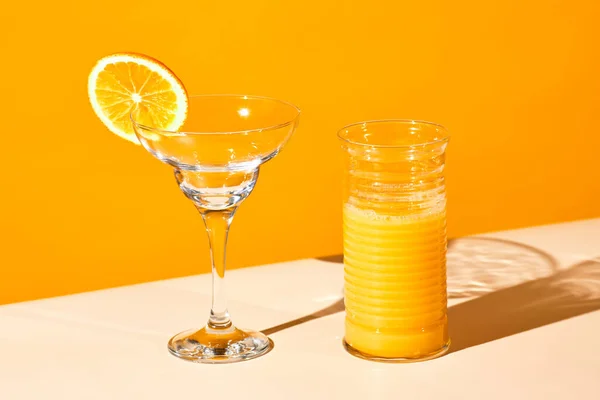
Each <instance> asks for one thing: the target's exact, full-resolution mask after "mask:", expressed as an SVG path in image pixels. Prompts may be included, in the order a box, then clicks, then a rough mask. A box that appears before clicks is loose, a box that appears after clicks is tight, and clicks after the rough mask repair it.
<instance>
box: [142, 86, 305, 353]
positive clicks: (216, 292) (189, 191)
mask: <svg viewBox="0 0 600 400" xmlns="http://www.w3.org/2000/svg"><path fill="white" fill-rule="evenodd" d="M299 115H300V110H299V109H298V108H297V107H295V106H294V105H292V104H289V103H286V102H284V101H280V100H276V99H270V98H264V97H255V96H238V95H203V96H191V97H190V98H189V104H188V116H187V119H186V122H185V124H184V125H183V127H182V128H181V129H179V130H178V131H165V130H161V129H157V128H155V126H156V122H157V121H156V120H155V117H154V115H152V113H150V112H149V111H148V110H145V109H144V108H139V109H137V110H134V111H133V112H132V114H131V120H132V123H133V127H134V130H135V133H136V135H137V137H138V139H139V141H140V142H141V144H142V145H143V146H144V148H145V149H146V150H148V151H149V152H150V153H151V154H152V155H153V156H154V157H156V158H157V159H159V160H160V161H162V162H164V163H166V164H169V165H171V166H172V167H173V168H174V170H175V178H176V180H177V183H178V184H179V188H180V189H181V191H182V192H183V193H184V194H185V196H186V197H187V198H188V199H190V200H191V201H192V203H193V204H194V205H195V206H196V208H197V209H198V211H199V212H200V215H201V216H202V218H203V220H204V223H205V226H206V232H207V233H208V237H209V241H210V250H211V258H212V277H213V294H212V308H211V310H210V315H209V317H208V322H207V323H206V325H205V326H204V327H202V328H200V329H192V330H189V331H186V332H182V333H179V334H178V335H176V336H175V337H173V338H172V339H171V340H170V341H169V344H168V347H169V350H170V352H171V353H172V354H174V355H175V356H177V357H180V358H183V359H186V360H190V361H196V362H205V363H227V362H235V361H241V360H247V359H251V358H255V357H258V356H260V355H262V354H265V353H266V352H268V351H269V350H270V349H271V348H272V346H273V344H272V342H271V341H270V340H269V339H268V338H267V337H266V336H265V335H263V334H262V333H260V332H254V331H248V330H241V329H239V328H236V327H235V326H234V325H233V323H232V321H231V319H230V316H229V312H228V310H227V298H226V296H225V282H224V279H225V259H226V245H227V234H228V232H229V227H230V225H231V221H232V219H233V217H234V215H235V212H236V210H237V209H238V206H239V205H240V203H241V202H242V201H243V200H244V199H245V198H246V197H248V195H249V194H250V193H251V192H252V189H253V188H254V185H255V184H256V179H257V178H258V171H259V167H260V166H261V165H262V164H263V163H265V162H267V161H268V160H270V159H271V158H273V157H275V156H276V155H277V154H278V153H279V151H280V150H281V149H282V147H283V146H284V145H285V144H286V142H287V141H288V139H289V138H290V136H291V135H292V134H293V132H294V130H295V129H296V127H297V125H298V118H299Z"/></svg>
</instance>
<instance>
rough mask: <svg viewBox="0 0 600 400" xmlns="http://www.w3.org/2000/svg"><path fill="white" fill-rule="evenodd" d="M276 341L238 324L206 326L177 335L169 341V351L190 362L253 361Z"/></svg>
mask: <svg viewBox="0 0 600 400" xmlns="http://www.w3.org/2000/svg"><path fill="white" fill-rule="evenodd" d="M273 346H274V345H273V341H271V339H269V338H268V337H267V336H265V335H263V334H262V333H260V332H254V331H243V330H241V329H237V328H234V327H231V328H228V329H226V330H223V331H220V330H213V329H207V328H202V329H200V330H189V331H185V332H181V333H179V334H177V335H175V336H174V337H173V338H171V340H169V351H170V352H171V354H173V355H174V356H176V357H179V358H182V359H184V360H187V361H193V362H198V363H206V364H225V363H233V362H238V361H244V360H251V359H253V358H256V357H260V356H262V355H263V354H266V353H268V352H269V351H271V349H272V348H273Z"/></svg>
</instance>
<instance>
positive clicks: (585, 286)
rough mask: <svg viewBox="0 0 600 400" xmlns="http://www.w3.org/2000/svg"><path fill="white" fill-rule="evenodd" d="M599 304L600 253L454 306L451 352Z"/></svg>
mask: <svg viewBox="0 0 600 400" xmlns="http://www.w3.org/2000/svg"><path fill="white" fill-rule="evenodd" d="M598 309H600V258H598V259H593V260H588V261H585V262H582V263H580V264H577V265H574V266H572V267H570V268H568V269H565V270H561V271H558V272H556V273H554V274H553V275H551V276H548V277H545V278H541V279H536V280H533V281H528V282H525V283H522V284H519V285H516V286H512V287H508V288H505V289H500V290H497V291H495V292H492V293H489V294H486V295H483V296H481V297H478V298H475V299H472V300H469V301H466V302H464V303H461V304H458V305H455V306H452V307H450V308H449V309H448V321H449V333H450V337H451V338H452V346H451V348H450V352H456V351H460V350H463V349H466V348H469V347H473V346H477V345H480V344H483V343H487V342H491V341H493V340H497V339H501V338H504V337H507V336H511V335H515V334H517V333H520V332H525V331H528V330H531V329H535V328H539V327H542V326H544V325H548V324H552V323H554V322H558V321H562V320H565V319H568V318H572V317H576V316H578V315H582V314H585V313H589V312H592V311H596V310H598Z"/></svg>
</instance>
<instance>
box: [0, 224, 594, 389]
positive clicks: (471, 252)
mask: <svg viewBox="0 0 600 400" xmlns="http://www.w3.org/2000/svg"><path fill="white" fill-rule="evenodd" d="M484 236H485V237H486V238H487V239H482V238H481V237H479V238H461V239H457V240H455V241H453V242H452V243H451V245H450V250H449V261H448V268H449V271H448V274H449V282H450V283H451V287H450V288H449V289H450V290H451V293H453V294H457V293H458V294H461V293H462V294H463V296H464V295H469V293H476V292H477V291H480V292H482V293H483V295H481V293H480V294H479V297H462V298H460V299H450V300H449V306H450V308H449V315H450V328H451V334H452V338H453V341H454V343H455V347H454V351H451V352H450V353H449V354H448V355H446V356H444V357H441V358H438V359H436V360H432V361H427V362H420V363H412V364H384V363H376V362H368V361H364V360H361V359H357V358H354V357H352V356H351V355H349V354H347V353H346V352H345V351H344V349H343V348H342V344H341V340H342V335H343V318H344V314H343V312H341V311H340V310H341V308H340V307H339V305H340V302H339V300H340V299H341V296H342V286H343V266H342V264H340V263H336V262H332V261H323V260H315V259H308V260H300V261H293V262H287V263H281V264H274V265H267V266H262V267H255V268H247V269H241V270H234V271H230V272H229V273H228V276H227V278H228V290H229V299H230V301H229V303H230V304H229V305H230V307H229V308H230V312H231V314H232V316H233V321H234V322H235V323H236V324H237V325H238V326H240V327H246V328H253V329H260V330H262V329H267V328H273V327H276V326H278V325H281V324H285V323H286V322H288V321H293V320H295V319H298V318H301V317H303V316H306V315H310V314H312V313H315V312H316V311H318V310H321V309H326V311H324V312H322V313H321V315H323V314H329V315H325V316H322V317H320V318H314V319H312V320H308V321H306V322H303V323H291V324H289V325H292V326H289V327H285V325H284V329H281V328H282V327H281V326H280V328H277V329H271V330H270V331H271V332H273V331H276V332H274V333H272V334H271V337H272V339H273V340H274V342H275V349H274V350H273V351H272V352H270V353H269V354H267V355H265V356H264V357H261V358H259V359H256V360H252V361H248V362H242V363H237V364H229V365H202V364H194V363H190V362H186V361H182V360H179V359H177V358H175V357H173V356H171V355H170V354H169V353H168V351H167V348H166V343H167V340H168V339H169V338H170V337H171V336H172V335H173V334H175V333H177V332H179V331H181V330H185V329H188V328H191V327H196V326H197V327H199V326H200V325H202V324H203V323H204V322H205V320H206V317H207V313H208V308H209V302H210V277H209V276H208V275H199V276H193V277H188V278H181V279H173V280H166V281H159V282H153V283H147V284H140V285H134V286H128V287H122V288H115V289H109V290H102V291H96V292H89V293H84V294H77V295H72V296H65V297H57V298H52V299H45V300H39V301H32V302H25V303H19V304H11V305H5V306H2V307H0V399H1V400H13V399H102V400H107V399H149V400H152V399H187V398H190V399H192V398H193V399H202V398H208V396H210V398H220V399H230V398H231V399H233V398H238V397H239V398H245V399H259V398H260V399H350V398H352V399H354V398H356V399H440V398H446V399H486V400H490V399H600V311H597V310H599V309H600V259H599V258H597V257H598V256H599V255H600V219H593V220H585V221H576V222H570V223H564V224H557V225H548V226H542V227H533V228H528V229H521V230H514V231H506V232H499V233H495V234H489V235H484ZM506 240H509V241H506ZM594 259H595V260H594ZM465 270H467V272H465ZM461 279H462V280H463V281H462V282H461ZM527 280H529V281H528V282H526V283H521V284H519V282H522V281H527ZM515 284H517V286H514V285H515ZM461 285H464V288H463V289H461ZM503 285H504V286H511V285H512V287H509V288H502V286H503ZM493 289H498V290H497V291H495V292H494V293H493V294H485V293H486V292H490V291H492V290H493ZM332 304H334V306H333V307H330V308H328V307H329V306H331V305H332ZM335 304H337V305H335ZM334 311H338V312H334ZM308 319H310V318H308ZM217 396H218V397H217Z"/></svg>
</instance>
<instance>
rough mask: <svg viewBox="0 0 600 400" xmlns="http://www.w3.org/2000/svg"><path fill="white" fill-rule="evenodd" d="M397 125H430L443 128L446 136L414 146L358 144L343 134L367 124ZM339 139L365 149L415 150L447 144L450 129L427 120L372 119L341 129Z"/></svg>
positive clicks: (338, 134)
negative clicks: (416, 148)
mask: <svg viewBox="0 0 600 400" xmlns="http://www.w3.org/2000/svg"><path fill="white" fill-rule="evenodd" d="M386 122H387V123H397V124H399V125H400V124H402V125H404V124H423V125H428V126H432V127H437V128H441V129H442V131H443V133H444V136H443V137H442V138H439V139H435V140H428V141H426V142H423V143H413V144H375V143H362V142H357V141H355V140H351V139H348V138H346V137H344V136H343V132H344V131H345V130H348V129H349V128H354V127H356V126H358V125H366V124H372V125H376V124H380V123H386ZM337 137H338V139H340V140H341V141H343V142H346V143H349V144H352V145H356V146H364V147H379V148H389V149H402V148H406V149H409V148H415V147H424V146H431V145H434V144H440V143H445V142H448V141H449V140H450V133H449V132H448V129H446V127H445V126H443V125H441V124H438V123H436V122H430V121H425V120H419V119H404V118H387V119H372V120H366V121H360V122H353V123H351V124H348V125H346V126H344V127H342V128H341V129H339V130H338V132H337Z"/></svg>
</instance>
